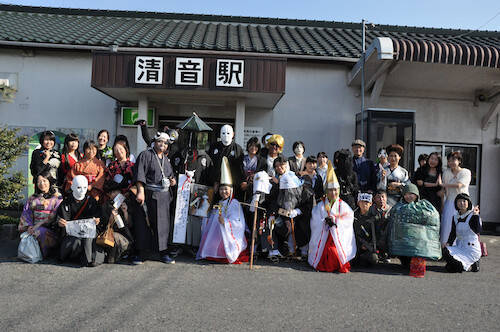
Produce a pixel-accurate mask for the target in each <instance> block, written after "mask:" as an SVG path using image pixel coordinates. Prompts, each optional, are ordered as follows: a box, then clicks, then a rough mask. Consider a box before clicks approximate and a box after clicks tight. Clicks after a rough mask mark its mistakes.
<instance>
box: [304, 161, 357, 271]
mask: <svg viewBox="0 0 500 332" xmlns="http://www.w3.org/2000/svg"><path fill="white" fill-rule="evenodd" d="M326 182H327V185H326V189H327V191H326V197H325V198H324V199H323V200H322V201H321V202H320V203H319V204H318V205H316V206H315V207H314V209H313V211H312V217H311V240H310V241H309V255H308V262H309V264H310V265H311V266H312V267H313V268H314V269H315V270H316V271H323V272H335V271H338V272H341V273H347V272H349V271H350V270H351V265H350V263H349V261H350V260H352V259H353V258H354V257H355V256H356V249H357V248H356V238H355V236H354V229H353V222H354V212H353V211H352V209H351V207H350V206H349V205H348V204H347V203H345V202H344V201H343V200H342V199H340V198H339V194H340V193H339V188H340V185H339V183H338V180H337V176H336V175H335V171H334V170H333V166H332V165H331V163H329V165H328V171H327V181H326Z"/></svg>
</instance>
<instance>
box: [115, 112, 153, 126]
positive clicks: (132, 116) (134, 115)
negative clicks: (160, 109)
mask: <svg viewBox="0 0 500 332" xmlns="http://www.w3.org/2000/svg"><path fill="white" fill-rule="evenodd" d="M155 117H156V111H155V109H154V108H148V119H147V125H148V127H154V126H155ZM137 120H139V110H138V109H137V107H122V110H121V126H122V127H136V125H134V122H135V121H137Z"/></svg>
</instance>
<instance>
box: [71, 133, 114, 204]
mask: <svg viewBox="0 0 500 332" xmlns="http://www.w3.org/2000/svg"><path fill="white" fill-rule="evenodd" d="M83 151H84V154H83V158H82V159H80V160H78V161H77V162H76V163H75V164H74V165H73V167H72V168H71V170H70V171H69V172H68V174H67V175H66V190H65V191H66V192H67V191H68V190H69V189H70V188H71V183H72V181H73V178H74V177H75V176H77V175H83V176H85V177H86V178H87V181H88V183H89V184H88V191H89V193H90V195H91V196H92V197H94V198H95V199H96V200H99V198H100V197H101V196H102V194H103V187H104V180H105V174H104V171H105V168H106V167H105V165H104V163H103V162H102V161H101V160H99V159H97V157H96V155H97V145H96V144H95V142H94V141H87V142H85V144H84V145H83Z"/></svg>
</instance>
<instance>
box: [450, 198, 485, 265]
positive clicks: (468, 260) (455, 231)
mask: <svg viewBox="0 0 500 332" xmlns="http://www.w3.org/2000/svg"><path fill="white" fill-rule="evenodd" d="M455 208H456V210H457V213H456V214H455V215H454V216H453V223H452V224H451V232H450V236H449V237H448V241H447V243H446V244H445V245H444V248H443V257H444V259H445V261H446V271H448V272H451V273H454V272H459V273H462V272H463V271H472V272H479V261H480V259H481V245H480V242H479V234H480V233H481V224H482V223H481V218H480V217H479V215H478V214H477V212H474V209H473V207H472V200H471V199H470V196H469V195H467V194H464V193H460V194H458V195H457V196H456V198H455Z"/></svg>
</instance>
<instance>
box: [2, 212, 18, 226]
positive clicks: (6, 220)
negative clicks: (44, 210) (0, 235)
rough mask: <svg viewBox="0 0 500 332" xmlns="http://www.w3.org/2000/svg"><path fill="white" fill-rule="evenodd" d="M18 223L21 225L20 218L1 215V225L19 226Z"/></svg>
mask: <svg viewBox="0 0 500 332" xmlns="http://www.w3.org/2000/svg"><path fill="white" fill-rule="evenodd" d="M18 223H19V218H16V217H11V216H6V215H3V214H0V225H5V224H18Z"/></svg>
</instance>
